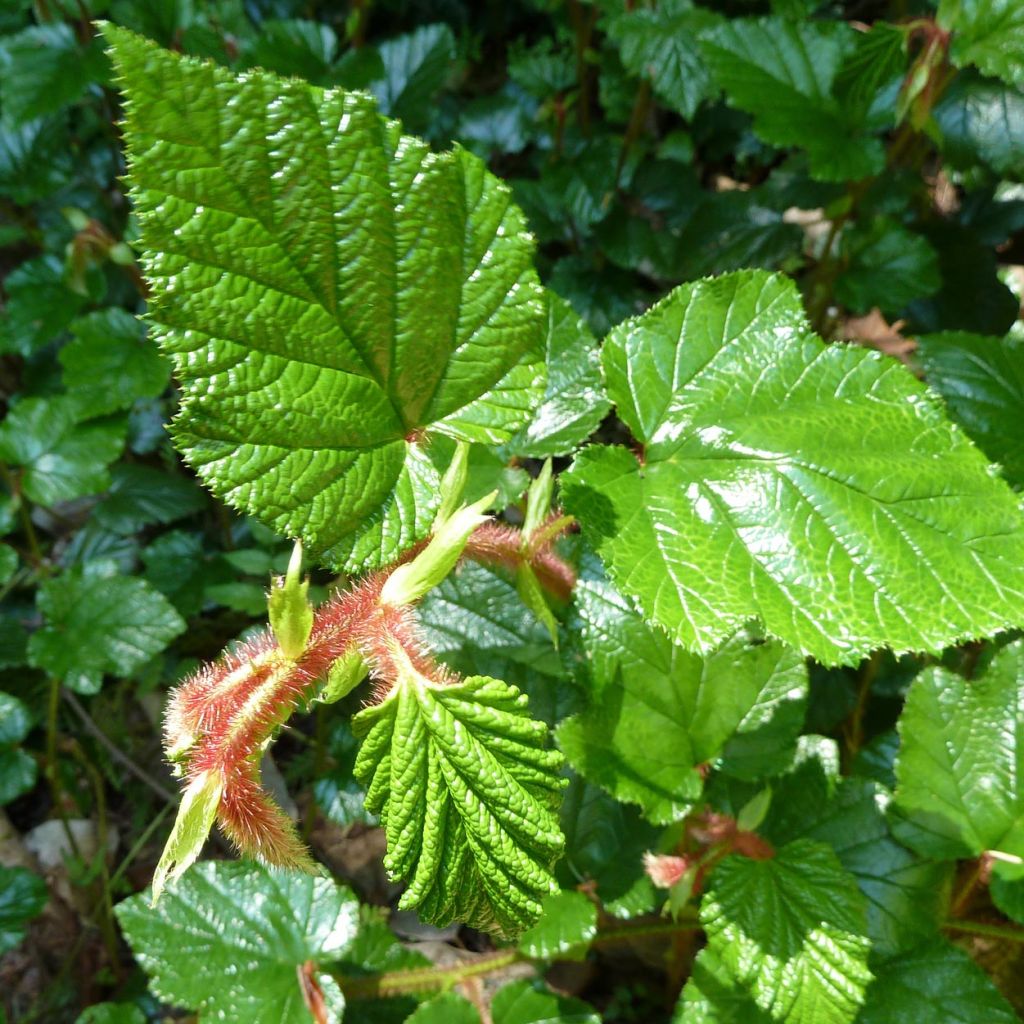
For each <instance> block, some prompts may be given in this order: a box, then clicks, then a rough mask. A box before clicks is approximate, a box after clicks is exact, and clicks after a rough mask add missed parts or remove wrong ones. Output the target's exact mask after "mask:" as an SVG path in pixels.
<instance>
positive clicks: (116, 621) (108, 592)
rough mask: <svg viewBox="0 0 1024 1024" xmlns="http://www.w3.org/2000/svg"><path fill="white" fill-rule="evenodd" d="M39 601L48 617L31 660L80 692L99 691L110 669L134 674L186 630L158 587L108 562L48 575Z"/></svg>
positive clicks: (31, 645) (36, 635)
mask: <svg viewBox="0 0 1024 1024" xmlns="http://www.w3.org/2000/svg"><path fill="white" fill-rule="evenodd" d="M38 606H39V610H40V612H42V614H43V616H44V617H45V620H46V623H45V625H44V626H42V627H41V628H40V629H38V630H36V632H35V633H33V634H32V638H31V640H29V645H28V653H29V661H30V662H31V664H32V665H34V666H35V667H36V668H41V669H44V670H45V671H46V672H48V673H50V675H52V676H56V677H57V678H58V679H60V680H62V681H63V682H64V684H65V685H66V686H68V687H70V688H71V689H72V690H77V691H78V692H79V693H97V692H98V691H99V689H100V686H101V685H102V682H103V676H104V674H105V673H108V672H109V673H112V674H115V675H120V676H128V675H131V673H132V672H134V671H135V670H136V669H137V668H141V666H142V665H144V664H145V663H146V662H147V661H148V660H149V659H150V658H152V657H153V656H154V655H156V654H159V653H160V652H161V651H162V650H163V649H164V648H165V647H166V646H167V645H168V644H169V643H170V642H171V641H172V640H173V639H174V638H175V637H176V636H179V635H180V634H181V633H183V632H184V631H185V621H184V620H183V619H182V617H181V616H180V615H179V614H178V613H177V612H176V611H175V610H174V607H173V606H172V605H171V604H170V602H169V601H168V600H167V598H166V597H164V596H163V594H161V593H160V592H159V591H158V590H157V589H156V588H155V587H153V586H151V585H150V584H149V583H147V582H146V581H145V580H143V579H139V578H138V577H134V576H113V575H110V574H109V573H108V572H107V566H106V565H104V564H103V563H94V564H93V565H92V566H90V567H89V568H88V569H87V570H85V571H82V570H80V569H73V570H71V571H70V572H67V573H64V574H63V575H62V576H57V577H54V578H53V579H49V580H47V581H46V582H45V583H44V584H43V585H42V587H40V589H39V599H38Z"/></svg>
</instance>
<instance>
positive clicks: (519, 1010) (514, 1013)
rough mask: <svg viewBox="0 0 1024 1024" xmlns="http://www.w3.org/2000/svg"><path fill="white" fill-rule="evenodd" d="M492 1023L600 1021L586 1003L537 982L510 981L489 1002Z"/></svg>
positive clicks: (590, 1023) (581, 1023)
mask: <svg viewBox="0 0 1024 1024" xmlns="http://www.w3.org/2000/svg"><path fill="white" fill-rule="evenodd" d="M491 1016H492V1018H493V1020H494V1024H601V1018H600V1016H599V1015H598V1014H597V1013H596V1012H595V1011H594V1010H593V1009H592V1008H591V1007H590V1006H588V1005H587V1004H586V1003H584V1002H582V1001H581V1000H579V999H572V998H569V997H568V996H560V995H556V994H555V993H554V992H551V991H549V990H548V989H546V988H544V987H543V986H542V985H540V984H539V983H537V982H534V983H533V984H531V983H530V982H528V981H514V982H512V984H511V985H506V986H505V987H504V988H502V989H500V990H499V991H498V993H497V994H496V995H495V997H494V1000H493V1002H492V1003H491Z"/></svg>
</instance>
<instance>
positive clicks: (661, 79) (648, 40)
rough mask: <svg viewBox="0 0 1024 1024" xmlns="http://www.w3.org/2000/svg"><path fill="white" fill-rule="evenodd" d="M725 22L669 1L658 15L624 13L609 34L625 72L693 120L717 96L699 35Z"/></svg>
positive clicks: (682, 0) (683, 1)
mask: <svg viewBox="0 0 1024 1024" xmlns="http://www.w3.org/2000/svg"><path fill="white" fill-rule="evenodd" d="M720 20H721V19H720V18H719V17H718V16H717V15H715V14H714V13H713V12H711V11H707V10H704V9H702V8H699V7H695V6H694V5H693V4H692V3H690V0H666V2H663V3H659V4H658V6H657V8H656V9H648V8H643V7H642V8H637V9H628V10H626V11H623V12H622V13H621V14H618V15H616V16H615V17H614V18H612V19H611V20H610V21H609V23H608V26H607V32H608V36H609V38H610V39H611V40H612V41H613V42H614V43H615V44H616V45H617V46H618V47H619V56H620V57H621V58H622V63H623V64H624V65H625V66H626V68H627V69H628V70H629V71H631V72H632V73H633V74H634V75H637V76H639V77H640V78H644V79H646V80H648V81H649V82H650V83H651V86H652V87H653V89H654V92H655V94H656V95H657V96H658V98H659V99H661V100H664V102H665V103H667V104H668V105H669V106H670V107H672V108H673V109H674V110H677V111H679V113H680V114H682V115H683V117H686V118H692V117H693V115H694V113H695V112H696V110H697V106H698V104H699V103H700V101H701V100H703V99H705V98H706V97H707V96H708V95H710V93H711V92H712V82H711V75H710V74H709V73H708V69H707V67H706V66H705V64H704V59H703V57H702V56H701V52H700V47H699V46H698V45H697V35H698V33H700V32H701V31H704V30H706V29H708V28H710V27H711V26H713V25H716V24H717V23H718V22H719V21H720Z"/></svg>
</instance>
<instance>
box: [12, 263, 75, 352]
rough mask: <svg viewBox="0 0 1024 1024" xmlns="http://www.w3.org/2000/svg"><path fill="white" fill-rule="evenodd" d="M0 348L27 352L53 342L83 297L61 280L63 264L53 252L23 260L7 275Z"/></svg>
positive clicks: (71, 318) (70, 318) (72, 318)
mask: <svg viewBox="0 0 1024 1024" xmlns="http://www.w3.org/2000/svg"><path fill="white" fill-rule="evenodd" d="M4 290H5V291H6V292H7V302H6V308H5V311H4V312H5V314H6V315H5V317H4V319H3V321H0V351H3V352H16V353H17V354H18V355H22V356H28V355H31V354H32V353H33V352H34V351H36V349H39V348H41V347H42V346H43V345H46V344H47V343H49V342H51V341H53V340H54V339H55V338H56V337H57V336H58V335H60V334H61V333H62V332H63V331H64V329H65V328H66V327H67V326H68V324H70V323H71V321H72V320H74V318H75V316H76V314H77V313H78V311H79V310H80V309H81V308H82V305H83V304H84V302H85V300H84V298H83V297H82V296H81V295H79V294H78V293H77V292H73V291H71V289H70V288H68V287H67V285H66V284H65V283H64V266H63V263H62V262H61V260H60V259H58V258H57V257H56V256H54V255H52V254H51V255H47V256H40V257H38V258H36V259H32V260H26V261H25V262H24V263H22V264H21V266H19V267H18V268H17V269H16V270H13V271H12V272H11V273H10V274H8V276H7V278H6V279H5V281H4Z"/></svg>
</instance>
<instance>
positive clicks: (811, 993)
mask: <svg viewBox="0 0 1024 1024" xmlns="http://www.w3.org/2000/svg"><path fill="white" fill-rule="evenodd" d="M700 916H701V922H702V924H703V925H704V929H705V931H706V932H707V936H708V949H709V950H710V951H711V953H712V955H714V956H715V957H716V958H717V959H718V961H719V962H720V964H721V968H722V973H723V974H724V975H725V976H726V977H730V978H733V979H735V980H736V981H737V982H738V983H739V984H740V985H741V986H742V987H743V988H744V989H746V991H747V992H748V993H749V994H750V996H751V997H752V999H753V1000H754V1002H755V1003H756V1004H757V1006H758V1007H759V1008H760V1009H762V1010H764V1011H766V1012H767V1013H768V1014H769V1015H770V1016H771V1018H772V1020H775V1021H780V1022H786V1024H846V1022H849V1021H852V1020H853V1019H854V1018H855V1017H856V1015H857V1011H858V1009H859V1007H860V1004H861V1003H862V1002H863V1000H864V988H865V986H866V985H867V983H868V981H870V979H871V972H870V971H869V970H868V967H867V958H868V951H869V950H870V948H871V943H870V941H869V939H868V938H867V937H866V934H865V913H864V898H863V896H862V895H861V893H860V892H859V891H858V890H857V885H856V883H855V882H854V880H853V878H852V876H851V875H850V874H849V873H848V872H846V871H845V870H844V869H843V867H842V866H841V865H840V863H839V861H838V860H837V859H836V855H835V854H834V853H833V852H832V850H830V849H829V848H828V847H827V846H825V845H824V844H822V843H816V842H812V841H810V840H805V839H800V840H797V841H796V842H794V843H789V844H788V845H786V846H783V847H782V848H780V849H779V850H777V851H776V855H775V857H773V858H772V859H770V860H748V859H747V858H745V857H738V856H732V857H729V858H727V859H726V860H725V861H723V862H722V864H721V865H720V866H719V867H718V868H717V869H716V870H715V873H714V876H713V877H712V882H711V886H710V888H709V889H708V891H707V893H706V895H705V897H704V900H703V902H702V903H701V910H700ZM684 1020H685V1018H684Z"/></svg>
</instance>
